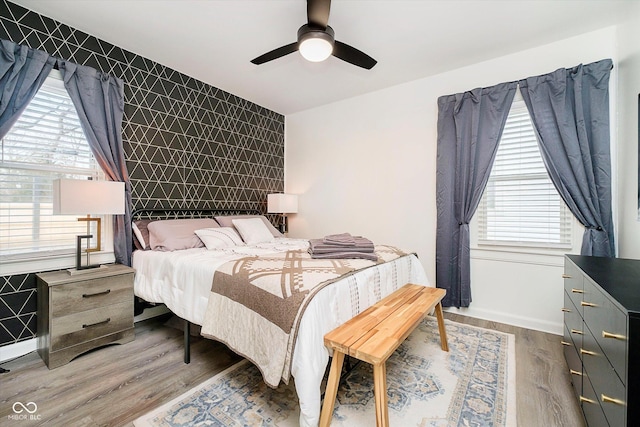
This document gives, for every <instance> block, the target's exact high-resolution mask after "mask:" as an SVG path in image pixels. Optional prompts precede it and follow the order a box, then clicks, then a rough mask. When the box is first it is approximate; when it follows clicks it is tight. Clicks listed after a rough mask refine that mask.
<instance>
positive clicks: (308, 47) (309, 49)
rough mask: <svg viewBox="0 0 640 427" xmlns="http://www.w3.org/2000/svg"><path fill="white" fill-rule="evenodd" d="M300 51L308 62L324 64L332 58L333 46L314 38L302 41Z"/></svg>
mask: <svg viewBox="0 0 640 427" xmlns="http://www.w3.org/2000/svg"><path fill="white" fill-rule="evenodd" d="M299 50H300V54H301V55H302V57H303V58H304V59H306V60H307V61H311V62H322V61H324V60H325V59H327V58H328V57H330V56H331V52H333V45H332V44H331V43H329V42H328V41H326V40H324V39H320V38H312V39H307V40H304V41H302V43H300V48H299Z"/></svg>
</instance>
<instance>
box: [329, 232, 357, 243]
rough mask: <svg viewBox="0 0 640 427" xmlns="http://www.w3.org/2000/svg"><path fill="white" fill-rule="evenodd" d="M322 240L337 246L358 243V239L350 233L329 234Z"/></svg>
mask: <svg viewBox="0 0 640 427" xmlns="http://www.w3.org/2000/svg"><path fill="white" fill-rule="evenodd" d="M322 241H323V242H324V243H326V244H328V245H337V246H354V245H355V244H356V239H354V238H353V236H352V235H351V234H349V233H340V234H329V235H328V236H324V239H322Z"/></svg>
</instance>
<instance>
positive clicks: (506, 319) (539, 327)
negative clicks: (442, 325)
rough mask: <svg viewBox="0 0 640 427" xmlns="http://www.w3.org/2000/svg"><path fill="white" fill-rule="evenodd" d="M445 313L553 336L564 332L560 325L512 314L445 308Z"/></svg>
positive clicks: (562, 326)
mask: <svg viewBox="0 0 640 427" xmlns="http://www.w3.org/2000/svg"><path fill="white" fill-rule="evenodd" d="M445 311H448V312H451V313H455V314H460V315H463V316H469V317H475V318H477V319H482V320H490V321H492V322H498V323H505V324H507V325H512V326H518V327H521V328H527V329H533V330H536V331H542V332H547V333H549V334H554V335H563V332H564V325H563V324H562V323H555V322H550V321H548V320H540V319H535V318H532V317H524V316H517V315H514V314H513V313H504V312H499V311H491V310H483V309H474V308H471V307H469V308H455V307H447V308H445Z"/></svg>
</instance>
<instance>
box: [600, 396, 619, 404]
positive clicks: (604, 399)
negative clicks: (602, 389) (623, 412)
mask: <svg viewBox="0 0 640 427" xmlns="http://www.w3.org/2000/svg"><path fill="white" fill-rule="evenodd" d="M600 399H601V400H602V402H604V403H613V404H616V405H621V406H624V405H625V403H624V400H620V399H614V398H613V397H609V396H607V395H606V394H601V395H600Z"/></svg>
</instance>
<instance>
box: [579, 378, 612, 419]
mask: <svg viewBox="0 0 640 427" xmlns="http://www.w3.org/2000/svg"><path fill="white" fill-rule="evenodd" d="M580 405H581V406H582V412H584V417H585V419H586V421H587V425H588V426H589V427H609V423H608V422H607V418H606V417H605V416H604V412H603V411H602V407H601V406H600V403H599V401H598V398H597V396H596V392H595V391H594V390H593V387H592V386H591V381H589V377H588V376H587V375H585V376H583V377H582V396H581V397H580Z"/></svg>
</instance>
